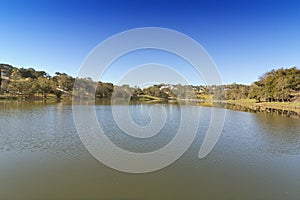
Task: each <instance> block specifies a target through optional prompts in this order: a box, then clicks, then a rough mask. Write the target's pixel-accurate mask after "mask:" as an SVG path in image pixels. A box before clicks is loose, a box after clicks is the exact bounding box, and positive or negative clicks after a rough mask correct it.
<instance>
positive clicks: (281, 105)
mask: <svg viewBox="0 0 300 200" xmlns="http://www.w3.org/2000/svg"><path fill="white" fill-rule="evenodd" d="M224 103H230V104H235V105H240V106H245V107H249V108H255V107H259V106H260V107H264V108H274V109H282V110H289V111H294V112H297V113H300V102H259V103H258V102H256V101H255V100H253V99H241V100H227V101H225V102H224Z"/></svg>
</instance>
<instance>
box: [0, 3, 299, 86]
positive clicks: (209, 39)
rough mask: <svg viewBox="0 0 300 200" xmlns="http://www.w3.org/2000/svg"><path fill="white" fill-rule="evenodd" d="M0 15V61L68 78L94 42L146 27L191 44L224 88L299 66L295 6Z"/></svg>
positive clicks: (40, 7)
mask: <svg viewBox="0 0 300 200" xmlns="http://www.w3.org/2000/svg"><path fill="white" fill-rule="evenodd" d="M0 10H1V12H0V25H1V33H0V34H1V37H0V46H1V48H0V63H8V64H12V65H14V66H17V67H34V68H36V69H38V70H45V71H47V72H49V73H50V74H54V72H56V71H60V72H65V73H68V74H70V75H72V76H76V74H77V73H78V71H79V67H80V65H81V64H82V62H83V61H84V59H85V58H86V57H87V55H88V54H89V52H90V51H91V50H92V49H93V48H94V47H96V46H97V45H98V44H99V43H100V42H101V41H103V40H105V39H107V38H108V37H110V36H111V35H113V34H116V33H119V32H122V31H125V30H128V29H132V28H138V27H149V26H151V27H153V26H154V27H164V28H169V29H173V30H177V31H180V32H182V33H184V34H186V35H188V36H190V37H192V38H193V39H195V40H196V41H197V42H198V43H200V44H201V45H202V46H203V47H204V48H205V49H206V50H207V52H208V53H209V54H210V56H211V57H212V58H213V60H214V62H215V63H216V65H217V67H218V69H219V71H220V73H221V76H222V78H223V81H224V83H232V82H237V83H246V84H248V83H251V82H253V81H255V80H257V78H258V77H259V76H260V75H262V74H263V73H264V72H266V71H268V70H270V69H273V68H275V69H276V68H280V67H291V66H300V1H298V0H295V1H290V0H282V1H275V0H274V1H271V0H265V1H264V0H260V1H255V0H249V1H243V0H237V1H234V0H228V1H221V0H218V1H209V0H205V1H201V0H199V1H187V0H186V1H174V0H171V1H162V0H157V1H143V0H139V1H137V0H136V1H135V0H120V1H115V0H107V1H100V0H98V1H91V0H90V1H86V0H85V1H75V0H74V1H71V0H69V1H64V0H57V1H56V0H37V1H33V0H26V1H24V0H20V1H16V0H1V1H0ZM179 63H180V62H179ZM118 67H119V68H120V70H121V71H122V69H121V68H122V66H117V67H116V68H118ZM120 70H115V71H114V70H112V71H111V74H110V75H107V76H106V77H105V78H104V80H105V81H112V82H116V81H117V80H116V77H117V76H114V74H113V73H114V72H118V71H120ZM186 71H188V70H186ZM114 78H115V79H114ZM191 79H192V80H191V83H192V84H198V82H197V80H196V79H193V78H192V77H191Z"/></svg>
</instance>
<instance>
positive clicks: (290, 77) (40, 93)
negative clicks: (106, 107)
mask: <svg viewBox="0 0 300 200" xmlns="http://www.w3.org/2000/svg"><path fill="white" fill-rule="evenodd" d="M75 80H77V81H76V85H75V87H76V94H73V88H74V83H75ZM0 86H1V90H0V93H1V94H3V95H10V96H17V97H23V98H47V97H48V96H49V95H52V96H54V97H56V98H61V97H71V95H72V94H73V95H79V96H83V97H84V96H90V95H96V97H97V98H111V97H114V98H128V99H130V98H131V99H169V100H170V99H176V98H180V99H201V100H211V99H214V100H239V99H256V100H257V101H258V102H260V101H293V100H295V99H296V98H297V95H298V96H299V91H300V70H299V69H297V68H296V67H293V68H289V69H278V70H272V71H269V72H267V73H265V74H264V75H263V76H261V77H260V78H259V80H258V81H256V82H254V83H253V84H251V85H242V84H236V83H233V84H229V85H222V86H186V85H180V84H178V85H167V84H159V85H153V86H150V87H147V88H143V89H141V88H138V87H130V86H129V85H123V86H117V85H113V84H112V83H103V82H94V81H93V80H91V79H90V78H84V79H78V78H73V77H71V76H69V75H67V74H65V73H59V72H56V73H55V75H54V76H50V75H49V74H48V73H47V72H45V71H37V70H35V69H33V68H28V69H25V68H17V67H13V66H11V65H8V64H0Z"/></svg>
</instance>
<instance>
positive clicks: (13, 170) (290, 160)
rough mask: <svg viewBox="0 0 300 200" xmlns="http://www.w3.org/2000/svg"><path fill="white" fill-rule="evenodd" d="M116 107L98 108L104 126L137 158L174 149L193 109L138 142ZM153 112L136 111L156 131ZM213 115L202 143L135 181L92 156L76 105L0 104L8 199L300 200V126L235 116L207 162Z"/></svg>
mask: <svg viewBox="0 0 300 200" xmlns="http://www.w3.org/2000/svg"><path fill="white" fill-rule="evenodd" d="M109 104H110V103H109V102H108V103H107V102H102V103H97V105H96V107H95V108H96V113H97V117H98V119H99V122H100V123H101V125H102V127H103V128H104V129H105V130H106V133H107V136H108V137H109V138H110V139H111V140H112V141H113V142H114V143H115V144H117V145H118V146H120V147H122V148H124V149H127V150H130V151H136V152H147V151H153V150H155V149H158V148H161V147H162V146H163V145H165V144H166V143H168V142H169V141H170V140H171V139H172V138H173V137H174V134H176V130H177V128H178V125H179V122H180V111H181V109H192V106H191V105H182V106H179V105H176V104H163V105H161V106H164V108H165V110H166V113H167V116H168V117H167V120H166V125H165V127H164V128H163V129H162V131H161V132H160V133H159V134H158V135H156V136H154V137H151V138H149V139H136V138H133V137H129V136H128V135H125V134H123V133H122V131H121V130H120V129H119V128H118V127H117V125H116V123H115V122H114V120H113V117H112V113H111V105H109ZM78 106H90V105H88V104H87V105H78ZM113 106H116V107H115V108H118V106H122V105H113ZM151 106H152V104H133V105H130V106H129V111H130V113H131V116H132V119H133V120H134V121H135V122H136V123H137V124H139V125H142V126H146V125H147V124H149V122H150V121H149V120H150V119H149V115H148V111H149V109H150V107H151ZM74 109H76V106H75V108H74ZM211 109H212V108H210V107H202V108H201V117H200V118H201V119H200V124H199V130H198V134H197V137H196V139H195V141H194V143H193V144H192V146H191V147H190V148H189V149H188V151H187V152H186V153H185V154H184V155H183V156H182V157H181V158H180V159H179V160H178V161H176V162H175V163H174V164H172V165H171V166H169V167H167V168H165V169H162V170H159V171H156V172H153V173H148V174H139V175H133V174H126V173H121V172H117V171H115V170H113V169H110V168H108V167H106V166H104V165H102V164H101V163H99V162H98V161H96V160H95V159H94V158H93V157H92V156H91V155H90V154H89V153H88V152H87V150H86V149H85V148H84V147H83V145H82V143H81V141H80V139H79V137H78V135H77V132H76V127H75V125H74V121H73V114H72V106H71V104H70V103H65V102H58V103H57V102H53V103H50V104H49V103H45V102H35V103H32V102H17V101H14V102H0V126H1V129H0V180H1V182H0V199H22V200H23V199H25V200H26V199H28V200H29V199H30V200H31V199H51V200H52V199H54V200H56V199H64V200H65V199H66V200H69V199H70V200H71V199H76V200H77V199H78V200H79V199H84V200H89V199H93V200H95V199H149V200H150V199H162V200H165V199H192V200H193V199H195V200H196V199H197V200H198V199H280V200H281V199H299V198H300V191H299V187H300V173H299V166H300V123H299V119H293V118H288V117H281V116H277V115H266V114H264V113H259V114H253V113H249V112H239V111H232V110H228V111H227V116H226V122H225V125H224V129H223V132H222V135H221V138H220V140H219V141H218V143H217V145H216V147H215V148H214V149H213V151H212V152H211V153H210V154H209V155H208V156H207V157H205V158H204V159H201V160H200V159H198V157H197V156H198V151H199V148H200V145H201V143H202V141H203V138H204V136H205V133H206V131H207V129H208V127H209V122H210V113H211ZM220 109H222V108H220ZM154 111H155V109H154Z"/></svg>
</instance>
